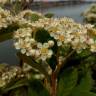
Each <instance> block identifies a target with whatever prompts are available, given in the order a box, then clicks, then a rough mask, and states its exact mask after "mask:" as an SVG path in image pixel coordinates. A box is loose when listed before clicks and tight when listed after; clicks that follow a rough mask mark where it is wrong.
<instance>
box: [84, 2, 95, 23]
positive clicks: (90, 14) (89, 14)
mask: <svg viewBox="0 0 96 96" xmlns="http://www.w3.org/2000/svg"><path fill="white" fill-rule="evenodd" d="M83 16H84V18H85V20H87V21H88V22H92V23H96V4H92V5H91V7H90V8H88V9H87V10H85V12H84V13H83Z"/></svg>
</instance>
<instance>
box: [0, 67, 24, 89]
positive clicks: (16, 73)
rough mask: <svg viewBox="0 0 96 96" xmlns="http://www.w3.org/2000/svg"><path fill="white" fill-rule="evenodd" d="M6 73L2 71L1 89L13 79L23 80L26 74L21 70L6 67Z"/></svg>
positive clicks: (0, 77) (0, 76) (0, 78)
mask: <svg viewBox="0 0 96 96" xmlns="http://www.w3.org/2000/svg"><path fill="white" fill-rule="evenodd" d="M5 69H6V71H2V73H1V74H0V87H4V86H5V85H6V84H8V83H9V82H10V81H11V80H12V79H16V78H23V77H24V76H25V74H24V73H23V72H22V70H21V68H19V67H17V66H15V67H8V66H7V67H6V68H5Z"/></svg>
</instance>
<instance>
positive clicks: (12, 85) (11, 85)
mask: <svg viewBox="0 0 96 96" xmlns="http://www.w3.org/2000/svg"><path fill="white" fill-rule="evenodd" d="M27 83H28V80H27V79H24V78H23V79H21V80H20V79H19V80H16V81H15V80H12V81H10V82H9V83H8V84H7V85H6V86H5V87H4V88H2V91H3V93H6V92H8V91H10V90H14V89H16V88H20V87H22V86H27V85H28V84H27Z"/></svg>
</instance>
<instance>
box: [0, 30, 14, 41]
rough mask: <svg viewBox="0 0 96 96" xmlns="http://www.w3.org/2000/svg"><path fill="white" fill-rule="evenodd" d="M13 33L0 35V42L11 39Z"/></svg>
mask: <svg viewBox="0 0 96 96" xmlns="http://www.w3.org/2000/svg"><path fill="white" fill-rule="evenodd" d="M12 35H13V32H10V33H5V34H2V35H0V42H3V41H6V40H9V39H12Z"/></svg>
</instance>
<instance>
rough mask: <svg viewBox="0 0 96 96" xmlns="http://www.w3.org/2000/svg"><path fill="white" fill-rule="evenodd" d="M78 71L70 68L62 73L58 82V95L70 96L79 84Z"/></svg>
mask: <svg viewBox="0 0 96 96" xmlns="http://www.w3.org/2000/svg"><path fill="white" fill-rule="evenodd" d="M77 79H78V71H77V69H74V68H71V69H70V68H69V69H66V70H65V71H64V73H63V74H62V75H60V79H59V82H58V90H57V94H58V95H57V96H69V95H70V93H71V92H72V90H73V88H74V87H75V86H76V84H77Z"/></svg>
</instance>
